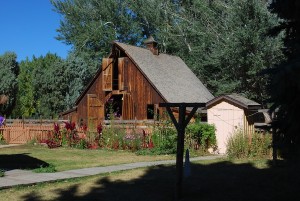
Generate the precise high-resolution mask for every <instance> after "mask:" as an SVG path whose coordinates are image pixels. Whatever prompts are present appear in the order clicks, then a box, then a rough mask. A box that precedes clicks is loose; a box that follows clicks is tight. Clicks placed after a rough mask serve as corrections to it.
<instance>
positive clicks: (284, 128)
mask: <svg viewBox="0 0 300 201" xmlns="http://www.w3.org/2000/svg"><path fill="white" fill-rule="evenodd" d="M270 9H271V10H272V12H274V13H277V14H278V15H279V17H281V18H283V19H284V21H283V22H281V23H280V25H278V26H275V27H273V29H272V30H271V32H270V33H271V34H272V35H277V34H278V33H279V32H280V31H282V30H284V31H285V37H284V45H285V47H284V54H285V56H286V58H287V59H286V60H285V61H282V62H280V63H278V64H277V65H275V66H274V68H273V69H272V70H271V71H269V72H270V74H271V76H270V80H271V81H270V83H271V84H270V93H271V101H272V103H273V105H272V110H273V111H275V110H278V112H277V120H278V123H277V124H275V129H277V130H278V133H279V135H280V137H281V139H282V140H283V142H284V143H283V144H284V145H285V147H288V148H290V151H295V149H296V148H298V149H299V145H300V137H299V130H300V125H299V123H298V116H299V114H300V107H299V106H300V105H299V103H300V79H299V77H300V34H299V31H300V12H299V10H300V4H299V1H297V0H285V1H283V0H276V1H273V2H272V3H271V5H270Z"/></svg>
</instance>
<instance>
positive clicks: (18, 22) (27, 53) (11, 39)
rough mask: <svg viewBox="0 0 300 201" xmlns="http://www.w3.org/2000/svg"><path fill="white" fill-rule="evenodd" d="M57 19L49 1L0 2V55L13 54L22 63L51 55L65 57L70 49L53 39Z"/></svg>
mask: <svg viewBox="0 0 300 201" xmlns="http://www.w3.org/2000/svg"><path fill="white" fill-rule="evenodd" d="M60 19H61V16H60V15H59V14H58V13H56V12H54V11H53V6H52V5H51V3H50V0H0V27H1V28H0V55H3V54H4V53H5V52H6V51H12V52H15V53H16V54H17V56H18V57H17V60H18V61H21V60H25V59H26V57H28V58H29V59H31V58H32V56H33V55H34V56H36V57H39V56H41V55H43V56H45V55H46V54H47V53H48V52H50V53H53V54H54V53H56V54H57V55H58V56H61V57H62V58H66V56H67V54H68V51H69V50H70V49H71V47H70V46H67V45H65V44H64V43H63V42H62V41H58V40H56V39H55V37H56V36H57V35H58V33H57V32H56V29H58V28H59V24H60Z"/></svg>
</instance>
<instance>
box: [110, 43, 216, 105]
mask: <svg viewBox="0 0 300 201" xmlns="http://www.w3.org/2000/svg"><path fill="white" fill-rule="evenodd" d="M114 44H116V45H117V46H118V47H119V48H121V49H122V50H124V51H125V53H126V54H127V55H128V57H129V58H130V59H131V60H132V61H133V62H134V63H135V64H136V65H137V66H138V68H139V69H140V70H141V71H142V73H143V74H144V75H145V76H146V77H147V78H148V80H149V81H150V83H151V84H152V85H153V86H154V87H155V88H156V89H157V90H158V92H159V93H160V94H161V95H162V96H163V97H164V98H165V99H166V101H167V102H201V103H206V102H208V101H209V100H211V99H212V98H213V95H212V94H211V93H210V92H209V91H208V89H207V88H206V87H205V86H204V85H203V84H202V82H201V81H200V80H199V79H198V78H197V77H196V75H195V74H194V73H193V72H192V71H191V70H190V69H189V68H188V66H187V65H186V64H185V63H184V62H183V61H182V59H181V58H180V57H177V56H171V55H167V54H162V53H160V54H159V55H154V54H152V52H151V51H150V50H148V49H145V48H141V47H136V46H131V45H127V44H124V43H119V42H114Z"/></svg>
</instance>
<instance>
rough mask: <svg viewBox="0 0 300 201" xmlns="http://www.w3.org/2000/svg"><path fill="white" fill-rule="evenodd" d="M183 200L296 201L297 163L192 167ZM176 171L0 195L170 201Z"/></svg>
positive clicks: (27, 199) (26, 199)
mask: <svg viewBox="0 0 300 201" xmlns="http://www.w3.org/2000/svg"><path fill="white" fill-rule="evenodd" d="M191 174H192V175H191V177H189V178H186V179H185V180H184V187H183V198H182V200H183V201H194V200H195V201H196V200H197V201H198V200H201V201H219V200H222V201H268V200H270V201H283V200H284V201H296V200H300V192H299V186H300V185H299V184H300V173H299V164H281V165H280V166H279V167H269V161H268V160H255V161H254V160H253V161H251V160H238V161H227V160H213V161H198V162H196V163H192V164H191ZM174 186H175V167H174V165H171V166H170V165H169V166H157V167H150V168H141V169H135V170H129V171H123V172H117V173H112V174H105V175H98V176H92V177H86V178H80V179H73V180H65V181H60V182H55V183H45V184H40V185H35V186H30V187H18V188H12V189H6V190H2V191H0V200H1V201H10V200H16V201H17V200H22V201H44V200H52V201H73V200H86V201H89V200H101V201H106V200H107V201H115V200H116V201H117V200H126V201H127V200H143V201H154V200H155V201H169V200H170V201H171V200H173V195H174Z"/></svg>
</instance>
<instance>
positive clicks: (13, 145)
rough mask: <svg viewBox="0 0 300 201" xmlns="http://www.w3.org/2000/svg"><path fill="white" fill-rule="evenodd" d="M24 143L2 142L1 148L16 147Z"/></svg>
mask: <svg viewBox="0 0 300 201" xmlns="http://www.w3.org/2000/svg"><path fill="white" fill-rule="evenodd" d="M20 145H22V144H0V149H1V148H7V147H15V146H20Z"/></svg>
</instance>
